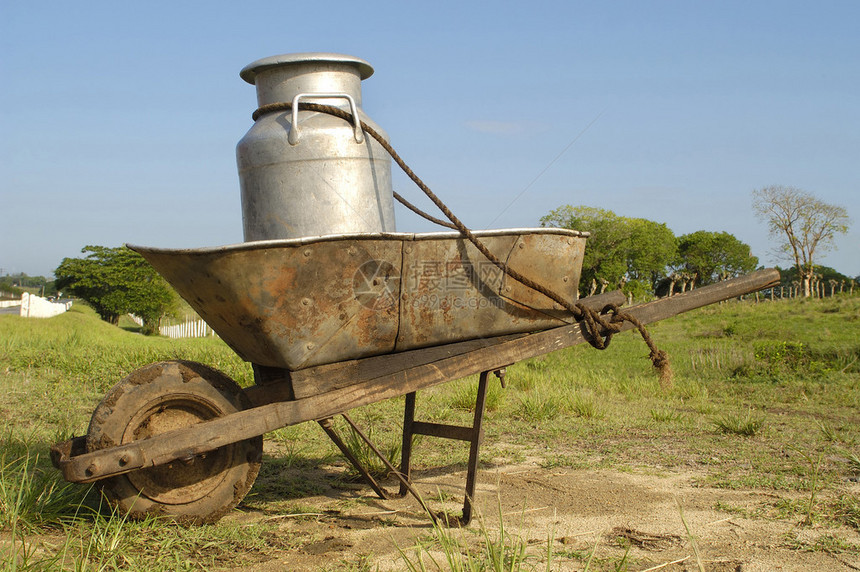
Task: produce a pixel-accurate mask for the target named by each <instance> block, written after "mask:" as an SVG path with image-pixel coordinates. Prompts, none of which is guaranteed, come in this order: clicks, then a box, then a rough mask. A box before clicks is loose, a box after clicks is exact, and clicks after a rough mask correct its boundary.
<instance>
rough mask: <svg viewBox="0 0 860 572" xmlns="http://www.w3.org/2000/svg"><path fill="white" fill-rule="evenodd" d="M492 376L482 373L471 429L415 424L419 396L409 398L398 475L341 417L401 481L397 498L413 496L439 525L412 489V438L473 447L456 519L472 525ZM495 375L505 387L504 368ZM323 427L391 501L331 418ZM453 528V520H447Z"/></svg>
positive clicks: (360, 470) (368, 479) (458, 426)
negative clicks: (421, 436)
mask: <svg viewBox="0 0 860 572" xmlns="http://www.w3.org/2000/svg"><path fill="white" fill-rule="evenodd" d="M490 373H491V372H489V371H485V372H482V373H481V377H480V379H479V380H478V395H477V398H476V399H475V417H474V420H473V422H472V426H471V427H463V426H460V425H446V424H442V423H427V422H423V421H416V420H415V396H416V392H414V391H413V392H412V393H408V394H406V406H405V408H404V413H403V448H402V455H401V459H400V470H399V471H398V470H397V469H396V468H395V467H394V466H393V465H392V464H391V463H390V462H389V461H388V459H386V458H385V455H383V454H382V453H381V452H380V451H379V449H377V447H376V446H375V445H374V444H373V443H372V442H371V441H370V439H369V438H368V437H367V435H365V434H364V432H363V431H361V429H359V428H358V426H357V425H356V424H355V422H353V420H352V419H350V417H349V416H348V415H347V414H345V413H342V414H341V416H342V417H343V418H344V420H345V421H346V422H347V423H348V424H349V426H350V427H352V429H353V431H355V433H356V434H357V435H358V436H359V437H360V438H361V440H362V441H364V442H365V443H366V444H367V446H368V447H370V449H371V451H373V453H374V454H375V455H376V456H377V457H379V459H380V460H381V461H382V462H383V463H384V464H385V466H386V467H387V468H388V470H389V471H390V473H391V474H393V475H394V476H395V477H397V479H398V480H399V481H400V491H399V494H398V495H397V496H401V497H402V496H405V495H406V494H407V493H410V494H412V496H414V497H415V498H416V499H417V500H418V502H419V503H421V507H422V508H423V509H424V510H425V511H426V512H427V514H428V515H430V518H431V519H433V521H434V522H435V521H436V515H434V514H433V512H432V511H431V510H430V509H429V508H428V507H427V505H426V504H425V503H424V499H422V498H421V496H420V495H419V494H418V491H417V490H415V488H414V487H413V486H412V480H411V478H410V475H411V459H412V437H414V436H415V435H427V436H429V437H438V438H440V439H455V440H458V441H467V442H468V443H469V445H470V447H469V464H468V469H467V473H466V495H465V498H464V500H463V514H462V516H461V517H460V518H459V519H456V522H457V523H458V524H461V525H463V526H465V525H467V524H469V522H470V521H471V520H472V499H474V497H475V485H476V483H477V476H478V452H479V450H480V447H481V442H482V441H483V439H484V431H483V428H482V425H483V421H484V408H485V404H486V401H487V383H488V378H489V374H490ZM492 373H495V374H496V376H497V377H498V378H499V379H500V380H501V381H502V385H503V386H504V376H505V370H504V368H501V369H497V370H494V371H493V372H492ZM318 423H319V425H320V427H322V429H323V431H325V432H326V435H328V436H329V438H330V439H331V440H332V441H333V442H334V444H335V445H337V448H338V449H340V451H341V452H342V453H343V454H344V456H345V457H346V458H347V460H349V462H350V463H351V464H352V465H353V466H354V467H355V468H356V470H357V471H358V472H359V473H360V474H361V476H362V477H363V478H364V480H365V482H366V483H367V484H368V485H369V486H370V488H372V489H373V490H374V492H376V494H377V495H379V498H381V499H388V498H391V497H392V496H395V495H392V494H391V493H388V492H386V491H385V489H383V488H382V487H381V486H380V485H379V483H377V482H376V480H375V479H374V478H373V476H371V474H370V473H369V472H368V470H367V469H366V468H365V467H364V466H363V465H362V464H361V462H360V461H359V460H358V459H357V458H356V457H355V455H354V454H353V453H352V451H350V450H349V448H348V447H347V446H346V444H345V443H344V442H343V440H342V439H341V438H340V436H339V435H338V434H337V432H336V431H335V430H334V427H333V424H332V420H331V418H330V417H329V418H326V419H321V420H319V421H318ZM447 520H448V522H449V523H450V524H452V523H451V519H450V518H448V519H447Z"/></svg>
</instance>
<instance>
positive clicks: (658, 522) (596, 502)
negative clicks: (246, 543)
mask: <svg viewBox="0 0 860 572" xmlns="http://www.w3.org/2000/svg"><path fill="white" fill-rule="evenodd" d="M318 469H319V468H318ZM319 470H321V471H322V472H325V471H331V470H332V469H331V468H329V469H325V470H323V469H319ZM303 476H304V478H310V479H312V480H314V481H315V482H327V481H332V479H331V474H329V475H328V476H325V475H308V474H304V475H303ZM701 476H702V475H700V474H697V473H695V472H671V473H670V472H666V471H660V472H659V473H657V472H649V471H646V470H642V471H634V472H619V471H613V470H574V469H545V468H541V467H539V466H538V465H537V464H536V463H535V462H528V461H527V462H525V463H521V464H517V465H505V466H500V467H493V468H492V469H486V470H482V471H481V472H480V475H479V478H478V492H477V495H476V496H477V499H476V505H477V510H476V513H477V514H478V515H479V516H478V517H476V518H475V519H473V521H472V523H471V524H470V525H469V526H468V529H467V530H468V531H473V532H475V533H476V534H470V533H466V534H463V536H462V537H463V538H467V539H469V540H468V541H469V543H470V544H473V543H476V542H478V541H479V539H480V537H481V536H482V535H481V534H480V531H481V530H482V529H483V530H486V531H489V535H490V537H491V538H495V537H496V534H497V530H498V527H499V523H500V517H499V515H500V514H501V515H502V522H503V525H504V528H505V531H506V532H508V533H512V534H514V535H516V536H519V537H520V538H522V539H524V540H526V541H527V542H528V544H529V549H528V550H529V553H531V554H535V555H537V554H540V553H541V552H543V553H544V554H545V553H546V548H547V542H548V536H551V542H552V548H553V551H554V553H555V554H556V556H555V557H554V560H553V569H554V570H583V569H584V568H585V563H586V560H587V559H588V556H589V554H590V553H591V552H592V550H593V551H594V558H593V561H592V562H591V565H590V569H591V570H615V569H616V566H617V565H619V563H621V562H623V561H624V559H625V552H627V555H626V563H627V568H621V569H624V570H631V571H644V570H661V571H668V572H677V571H686V570H689V571H697V570H700V568H699V565H700V564H701V566H702V567H703V568H704V569H705V570H708V571H718V572H722V571H744V572H753V571H773V570H786V571H789V570H790V571H810V572H811V571H816V572H818V571H824V570H860V556H858V555H857V552H856V548H855V549H851V548H850V547H849V549H845V548H844V547H845V546H846V545H851V546H854V547H856V546H857V545H858V544H860V534H858V531H857V530H855V529H851V528H847V527H837V528H834V527H833V526H829V525H828V526H824V525H820V524H813V525H812V526H804V525H803V524H802V523H801V521H802V520H803V518H802V515H801V516H798V514H797V512H794V513H791V514H790V515H789V516H784V515H780V514H779V513H778V512H777V510H776V508H775V507H777V506H778V503H777V501H779V500H780V499H782V500H783V502H784V500H785V499H789V500H794V501H797V502H798V503H802V502H803V501H804V500H808V495H807V496H804V495H802V494H798V495H794V496H792V495H787V494H786V493H784V492H780V494H779V495H776V494H774V493H773V492H770V491H765V490H750V489H747V490H727V489H716V488H708V487H702V486H697V485H696V484H695V483H696V481H697V477H701ZM317 477H319V479H318V478H317ZM414 478H415V482H416V488H417V489H418V490H419V492H420V493H421V495H422V496H423V497H424V498H425V499H436V500H434V501H432V503H431V506H432V508H433V509H434V510H437V509H440V508H441V509H445V510H447V511H450V513H451V514H459V507H460V506H461V502H462V494H463V493H462V491H463V484H464V482H465V471H463V470H460V471H457V472H453V473H452V472H449V471H446V470H432V471H424V472H419V473H418V474H416V475H414ZM320 479H321V480H320ZM850 486H851V487H856V486H857V485H854V484H850ZM388 488H389V489H390V490H392V491H394V490H395V488H394V484H393V483H389V485H388ZM850 492H853V493H855V494H856V493H858V492H860V490H852V491H850ZM372 495H373V492H372V491H371V490H370V489H369V488H368V487H364V486H357V487H355V488H354V489H348V490H344V489H343V488H342V487H341V488H326V490H324V491H323V492H322V493H321V494H318V495H315V496H305V497H303V498H301V499H298V500H296V501H291V502H299V503H300V506H301V507H304V509H303V510H302V511H300V512H303V513H304V514H305V516H294V515H287V514H286V513H288V512H290V510H284V511H281V513H280V514H279V513H278V512H277V511H271V510H265V509H264V510H265V512H257V511H254V510H248V509H247V508H246V509H245V511H244V512H234V513H233V514H232V515H230V516H228V517H227V518H228V519H236V520H240V521H247V522H249V523H253V522H267V523H275V524H276V525H277V532H276V533H275V536H277V537H278V538H279V539H281V540H284V541H285V548H284V550H282V551H281V550H279V551H278V552H276V553H275V554H274V555H272V554H269V556H274V558H273V559H270V560H267V561H265V562H259V563H257V564H254V565H249V564H246V565H244V566H242V567H241V569H242V570H258V571H274V570H376V569H377V567H378V570H380V571H388V570H406V569H407V566H406V564H405V563H404V561H403V559H402V557H401V556H400V554H399V551H398V547H400V548H402V549H403V550H404V551H405V552H406V553H407V554H411V555H412V556H411V557H412V559H413V561H414V560H415V558H416V557H415V556H414V552H413V551H412V547H413V546H415V544H416V541H417V540H418V539H421V538H424V539H427V538H428V537H430V536H431V535H432V533H433V530H432V526H431V525H430V520H429V518H428V517H427V516H426V514H424V513H422V511H421V508H420V505H419V504H418V502H417V501H416V500H415V499H413V498H412V497H408V496H407V497H406V498H401V499H393V500H380V499H378V498H377V497H375V496H372ZM252 504H253V503H252ZM257 506H259V505H257ZM281 508H282V509H283V508H285V507H283V506H282V507H281ZM682 515H683V517H682ZM685 522H686V525H687V527H689V532H688V531H687V529H686V528H685ZM457 533H458V531H454V534H457ZM835 539H839V542H842V544H841V545H840V544H839V542H837V541H836V540H835ZM425 546H429V548H428V549H427V550H431V551H432V550H433V547H432V545H430V544H426V543H425ZM840 546H841V547H842V548H840ZM696 549H698V556H697V555H696ZM426 556H427V552H426V550H425V561H426V560H427V558H426ZM438 558H439V556H438V555H437V559H438ZM537 562H538V560H534V563H535V564H536V568H535V569H537V570H544V569H545V564H540V565H537ZM368 564H369V566H366V565H368ZM238 569H239V568H237V570H238ZM430 569H435V568H432V567H431V568H430Z"/></svg>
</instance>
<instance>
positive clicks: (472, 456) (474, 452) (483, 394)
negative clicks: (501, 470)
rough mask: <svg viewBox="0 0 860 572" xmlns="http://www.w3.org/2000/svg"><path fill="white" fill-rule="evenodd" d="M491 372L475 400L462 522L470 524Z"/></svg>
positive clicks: (484, 380)
mask: <svg viewBox="0 0 860 572" xmlns="http://www.w3.org/2000/svg"><path fill="white" fill-rule="evenodd" d="M489 373H490V372H488V371H485V372H483V373H482V374H481V378H480V380H479V381H478V397H477V399H476V400H475V420H474V422H473V423H472V439H471V447H470V448H469V470H468V472H467V473H466V498H465V500H464V501H463V516H462V518H461V519H460V522H461V523H462V524H463V525H466V524H469V521H471V520H472V499H474V498H475V484H476V482H477V478H478V450H479V449H480V447H481V441H483V440H484V432H483V430H482V428H481V426H482V425H483V422H484V405H485V404H486V401H487V376H488V375H489Z"/></svg>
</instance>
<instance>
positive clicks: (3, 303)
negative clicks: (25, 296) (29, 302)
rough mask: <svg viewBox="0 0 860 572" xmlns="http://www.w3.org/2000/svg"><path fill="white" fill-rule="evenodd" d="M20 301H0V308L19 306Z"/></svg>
mask: <svg viewBox="0 0 860 572" xmlns="http://www.w3.org/2000/svg"><path fill="white" fill-rule="evenodd" d="M20 305H21V300H0V308H11V307H13V306H20Z"/></svg>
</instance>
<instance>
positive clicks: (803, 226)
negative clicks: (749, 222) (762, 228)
mask: <svg viewBox="0 0 860 572" xmlns="http://www.w3.org/2000/svg"><path fill="white" fill-rule="evenodd" d="M752 197H753V210H754V211H755V212H756V214H757V215H758V217H759V219H761V220H763V221H765V222H767V224H768V228H769V230H770V234H771V236H773V237H775V238H776V240H777V244H776V251H777V252H778V253H779V254H780V255H782V256H784V257H786V258H788V259H789V260H792V261H793V262H794V266H795V268H797V273H798V275H799V276H800V282H801V284H802V287H803V295H804V296H805V297H809V296H810V295H811V293H812V291H811V288H810V285H811V283H812V280H813V278H814V276H815V257H816V256H817V255H818V254H820V253H822V252H826V251H828V250H830V249H832V248H833V239H834V237H835V236H836V235H837V234H840V233H842V234H844V233H846V232H848V226H849V225H850V223H851V220H850V219H849V218H848V211H846V210H845V208H844V207H840V206H836V205H829V204H827V203H825V202H824V201H821V200H819V199H817V198H816V197H814V196H812V195H811V194H809V193H807V192H805V191H802V190H800V189H797V188H795V187H785V186H782V185H772V186H770V187H764V188H763V189H758V190H755V191H753V193H752Z"/></svg>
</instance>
